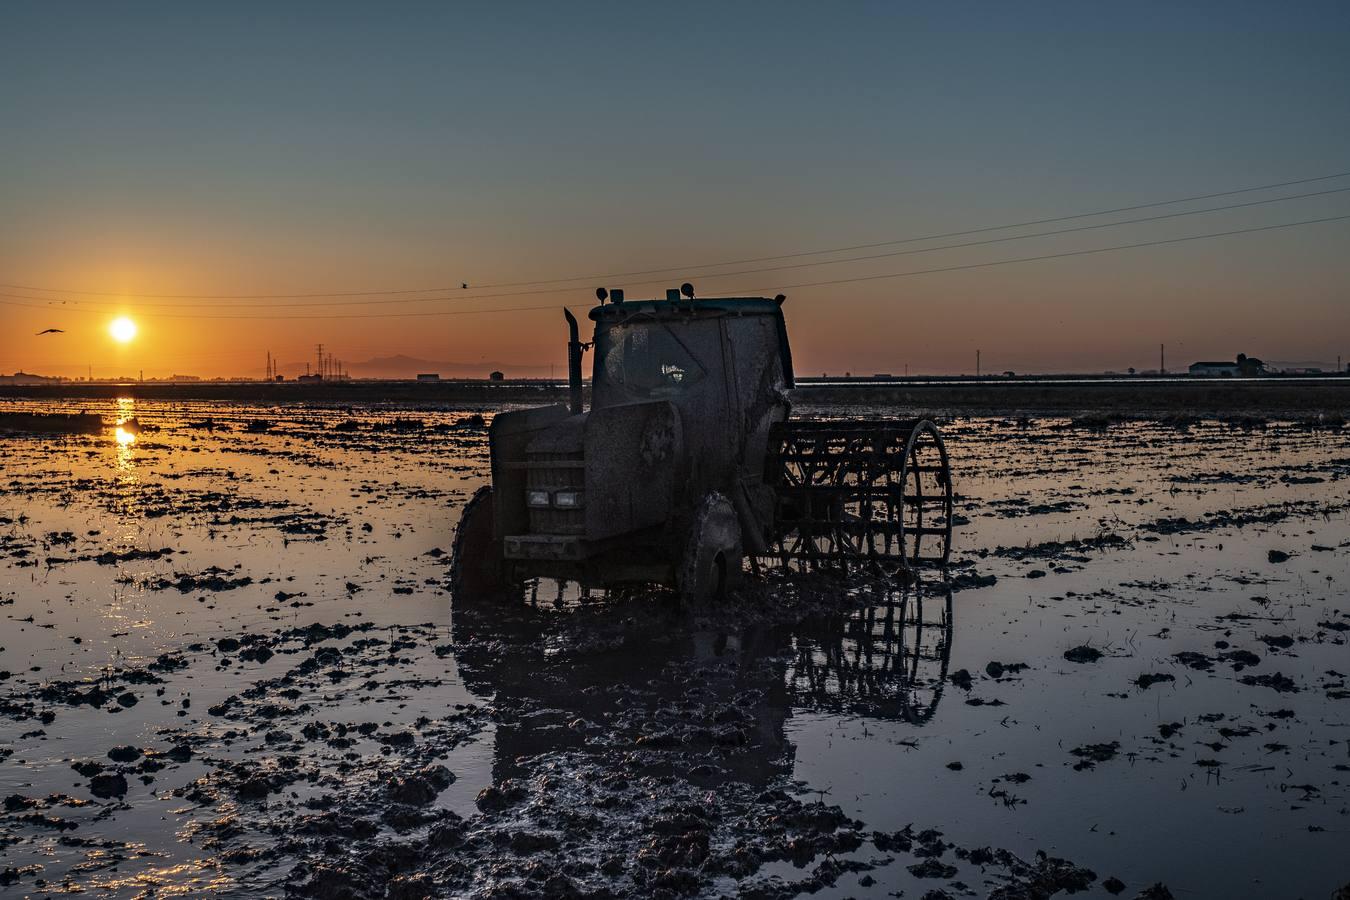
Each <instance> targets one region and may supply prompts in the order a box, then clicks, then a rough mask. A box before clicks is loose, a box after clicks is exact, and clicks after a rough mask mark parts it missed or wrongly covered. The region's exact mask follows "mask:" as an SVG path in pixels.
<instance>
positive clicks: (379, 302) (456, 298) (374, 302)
mask: <svg viewBox="0 0 1350 900" xmlns="http://www.w3.org/2000/svg"><path fill="white" fill-rule="evenodd" d="M1346 191H1350V187H1341V188H1330V189H1328V190H1324V191H1312V192H1309V193H1304V194H1290V195H1289V196H1285V197H1271V198H1268V199H1265V200H1249V201H1247V202H1245V203H1228V204H1225V205H1223V206H1211V207H1206V208H1205V209H1190V210H1183V211H1181V212H1174V213H1162V214H1160V215H1156V216H1140V217H1138V218H1134V219H1121V220H1119V221H1116V222H1098V223H1096V224H1093V225H1075V226H1073V227H1071V228H1057V229H1053V230H1050V231H1036V232H1032V233H1031V234H1017V235H1011V236H1009V237H997V238H985V239H983V240H978V241H963V242H961V243H957V244H943V245H939V246H937V247H920V248H917V249H913V250H893V251H890V252H887V253H873V254H868V255H866V256H849V257H844V258H843V259H826V260H819V261H815V262H804V263H790V264H785V265H781V266H764V267H762V268H755V269H741V270H738V271H732V272H717V273H712V274H705V275H703V276H697V275H695V276H692V277H705V278H731V277H733V276H739V275H755V274H760V273H763V272H779V271H785V270H788V269H807V268H814V267H816V266H833V265H842V264H846V263H854V262H869V261H872V260H877V259H889V258H891V257H896V256H912V255H915V254H919V253H936V252H938V251H942V250H958V249H962V248H965V247H980V246H986V245H989V244H1001V243H1007V242H1009V241H1026V240H1033V239H1035V238H1043V237H1054V236H1057V235H1063V234H1072V233H1075V232H1079V231H1095V230H1100V229H1102V228H1118V227H1121V226H1124V225H1138V224H1141V223H1144V222H1158V221H1162V220H1165V219H1177V218H1183V217H1186V216H1198V215H1204V214H1207V213H1214V212H1224V211H1228V210H1234V209H1246V208H1250V207H1253V206H1264V205H1267V204H1271V203H1282V202H1285V201H1289V200H1304V199H1307V198H1309V197H1322V196H1326V195H1328V194H1341V193H1345V192H1346ZM659 283H660V282H655V281H644V282H637V283H636V284H637V285H639V286H644V285H648V284H659ZM576 290H582V289H581V288H544V289H539V290H533V291H519V292H515V293H496V294H468V295H461V294H452V295H449V296H445V297H402V298H397V299H395V298H378V299H371V300H330V301H323V302H318V303H314V302H306V303H285V302H282V303H277V302H268V303H137V306H138V307H141V308H144V307H156V308H168V309H175V308H193V309H200V308H227V309H239V308H246V307H266V308H268V309H273V308H277V307H314V306H322V307H333V306H383V305H388V304H401V303H445V302H452V303H458V302H464V301H469V300H493V299H498V298H507V297H519V296H532V295H539V294H560V293H567V292H569V291H576ZM0 297H9V298H11V299H15V300H37V301H47V300H48V298H45V297H32V296H24V295H19V294H5V293H0ZM51 302H55V300H54V299H53V300H52V301H51ZM63 302H64V301H63ZM70 302H74V303H101V304H104V305H112V306H117V305H120V304H121V301H110V300H75V301H70Z"/></svg>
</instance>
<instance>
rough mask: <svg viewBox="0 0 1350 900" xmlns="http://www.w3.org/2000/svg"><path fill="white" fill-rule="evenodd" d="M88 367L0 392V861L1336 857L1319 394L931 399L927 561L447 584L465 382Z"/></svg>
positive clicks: (222, 885) (708, 880)
mask: <svg viewBox="0 0 1350 900" xmlns="http://www.w3.org/2000/svg"><path fill="white" fill-rule="evenodd" d="M85 405H86V406H88V407H89V408H90V409H91V410H92V411H96V412H100V413H102V414H103V415H104V416H105V417H106V418H108V419H109V420H110V421H123V422H130V420H132V419H134V420H135V425H134V426H130V427H124V428H123V430H122V432H120V433H116V432H113V431H110V432H108V433H107V434H105V435H102V436H95V437H69V438H51V437H47V438H22V437H13V436H6V437H0V452H2V453H3V458H4V467H3V475H2V476H0V648H3V649H0V799H2V800H3V807H0V851H2V853H0V856H2V857H3V862H0V893H4V894H6V895H10V894H13V895H14V896H53V895H59V894H64V893H84V894H92V895H95V896H116V897H138V896H145V897H150V896H174V895H184V896H200V895H203V894H220V895H224V896H241V897H263V896H296V897H433V896H437V897H438V896H481V897H497V896H500V897H511V896H540V897H543V896H548V897H554V896H563V897H565V896H594V897H610V896H612V897H627V896H654V897H661V896H669V897H682V896H743V897H765V898H768V897H791V896H799V895H812V896H819V897H846V896H879V897H886V896H903V897H907V898H927V900H939V898H944V897H953V898H954V897H985V896H990V897H999V898H1004V900H1013V898H1033V897H1049V896H1054V895H1057V894H1065V895H1067V894H1074V895H1079V896H1089V897H1091V896H1096V897H1109V896H1124V897H1154V898H1159V897H1168V896H1175V897H1178V898H1182V897H1188V896H1189V897H1211V896H1213V897H1221V896H1260V897H1309V898H1314V897H1316V898H1322V897H1327V896H1330V895H1331V894H1332V893H1333V891H1335V890H1337V889H1338V888H1340V887H1341V886H1342V885H1345V884H1346V883H1347V882H1350V863H1347V862H1346V856H1345V853H1344V850H1343V844H1344V841H1345V835H1346V833H1348V832H1350V797H1348V796H1347V794H1348V793H1350V790H1348V789H1347V785H1348V784H1350V649H1347V639H1348V638H1350V601H1347V599H1346V594H1345V588H1344V585H1346V584H1347V574H1348V573H1347V552H1348V551H1350V525H1348V523H1350V519H1348V518H1347V513H1346V506H1347V504H1350V491H1347V480H1346V476H1347V473H1350V434H1348V433H1347V432H1346V431H1345V430H1344V428H1343V426H1342V424H1341V423H1339V422H1337V421H1331V420H1317V419H1304V420H1299V421H1279V420H1267V419H1264V418H1254V417H1232V418H1229V419H1227V420H1213V419H1205V420H1200V419H1191V418H1180V417H1170V418H1167V419H1166V420H1164V421H1134V422H1122V421H1115V420H1111V419H1105V420H1101V421H1099V420H1097V419H1095V418H1080V419H1079V420H1071V419H1047V418H1027V417H1015V418H1003V419H991V418H963V419H957V420H955V421H953V422H950V423H946V424H945V425H944V433H945V436H946V439H947V444H948V448H949V450H950V451H951V454H952V462H953V468H954V470H955V472H956V477H957V482H956V485H957V490H958V495H959V496H958V501H957V512H958V513H959V515H960V519H959V520H958V521H959V523H960V524H959V526H958V530H957V536H956V543H955V552H954V565H953V567H952V569H951V572H950V576H951V577H950V580H949V581H948V582H946V583H941V582H937V581H935V580H931V579H930V580H928V581H926V582H924V583H921V584H919V585H917V586H916V585H901V584H896V583H887V582H885V581H882V580H877V579H853V580H842V579H839V578H835V577H830V576H825V575H801V574H794V575H784V574H782V573H777V574H770V575H767V576H764V577H761V578H751V579H747V583H746V586H745V588H744V590H743V591H741V593H740V594H739V595H738V596H736V597H735V598H733V599H732V600H731V601H730V602H729V603H728V604H726V605H725V606H724V607H720V608H717V609H714V610H698V611H690V610H680V609H678V608H677V607H676V606H675V605H674V604H673V602H672V601H671V598H669V597H668V596H666V595H664V594H663V593H662V592H660V591H654V590H634V591H630V592H625V593H624V594H622V595H611V596H600V595H598V594H588V593H580V592H578V591H576V590H575V589H573V588H571V587H566V586H564V587H562V588H561V589H560V588H559V586H556V585H553V584H541V585H538V586H537V589H536V590H534V591H532V592H531V595H530V597H529V598H527V600H528V602H527V603H524V604H521V605H519V606H514V607H508V608H502V607H501V606H498V605H491V604H485V603H469V602H465V601H462V600H461V601H459V602H452V598H451V596H450V594H449V592H448V588H447V583H446V582H447V575H448V558H447V551H448V549H449V546H450V540H451V533H452V530H453V527H454V524H455V522H456V521H457V519H458V515H459V511H460V509H461V508H462V505H463V503H464V502H465V500H466V499H467V498H468V496H469V495H470V494H471V493H472V491H473V490H474V489H475V488H476V487H477V486H478V485H480V484H481V483H482V482H483V480H484V478H485V477H486V462H487V448H486V431H485V428H484V415H486V416H487V417H489V418H490V416H491V411H490V410H471V409H463V410H447V409H438V408H431V407H426V408H413V407H408V406H404V407H401V408H397V409H395V408H392V407H391V408H385V407H375V406H360V407H357V406H335V405H328V406H320V405H315V406H308V407H307V406H298V405H297V406H288V407H284V408H275V407H270V408H251V407H248V406H244V405H239V404H227V403H208V402H180V403H169V402H152V401H134V402H131V401H124V402H121V403H116V402H93V401H91V402H88V403H86V404H85ZM10 406H13V407H14V408H16V409H24V410H28V409H37V408H39V407H38V406H37V404H35V403H31V402H17V403H15V402H11V403H9V404H8V405H7V406H6V408H9V407H10ZM62 411H78V409H77V408H71V409H70V410H66V409H65V408H64V407H63V408H62ZM804 412H806V413H807V414H811V413H812V412H813V411H812V410H809V409H808V410H805V411H804ZM814 412H819V411H818V410H817V411H814ZM835 412H838V411H837V410H836V411H835ZM866 414H869V415H875V411H874V410H870V411H868V413H866Z"/></svg>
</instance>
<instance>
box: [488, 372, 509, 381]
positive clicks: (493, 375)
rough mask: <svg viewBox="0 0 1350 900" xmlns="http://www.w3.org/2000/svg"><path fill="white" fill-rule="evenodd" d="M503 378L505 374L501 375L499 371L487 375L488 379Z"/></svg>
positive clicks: (498, 379) (499, 379)
mask: <svg viewBox="0 0 1350 900" xmlns="http://www.w3.org/2000/svg"><path fill="white" fill-rule="evenodd" d="M505 380H506V376H505V375H503V374H502V373H501V372H493V373H492V374H491V375H489V376H488V381H505Z"/></svg>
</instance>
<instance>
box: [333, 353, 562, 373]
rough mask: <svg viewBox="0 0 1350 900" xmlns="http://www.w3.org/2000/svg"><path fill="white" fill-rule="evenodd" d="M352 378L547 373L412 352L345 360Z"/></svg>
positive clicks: (538, 368) (542, 368) (534, 368)
mask: <svg viewBox="0 0 1350 900" xmlns="http://www.w3.org/2000/svg"><path fill="white" fill-rule="evenodd" d="M346 368H347V370H348V371H349V372H350V373H351V375H352V377H353V378H415V377H417V376H418V375H421V374H423V373H428V372H434V373H436V374H437V375H440V376H441V377H442V378H486V377H488V375H489V374H490V373H492V372H503V373H505V374H506V377H507V378H537V377H540V376H547V375H548V371H549V367H548V366H522V365H517V364H515V363H506V362H491V361H489V362H475V363H464V362H446V361H444V360H439V361H438V360H430V359H418V358H417V357H414V356H404V355H402V354H400V355H398V356H385V357H381V358H378V359H368V360H366V361H365V362H354V363H347V364H346Z"/></svg>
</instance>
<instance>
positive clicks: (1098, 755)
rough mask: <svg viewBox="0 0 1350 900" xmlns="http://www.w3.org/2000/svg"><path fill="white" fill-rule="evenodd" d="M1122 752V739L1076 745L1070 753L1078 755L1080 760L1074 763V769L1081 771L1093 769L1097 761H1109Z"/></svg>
mask: <svg viewBox="0 0 1350 900" xmlns="http://www.w3.org/2000/svg"><path fill="white" fill-rule="evenodd" d="M1119 752H1120V741H1111V742H1110V743H1109V744H1085V745H1084V746H1082V747H1075V748H1074V749H1072V750H1070V751H1069V753H1071V754H1072V755H1074V756H1076V757H1078V759H1079V761H1078V762H1076V763H1074V766H1073V767H1074V769H1076V770H1078V771H1079V772H1081V771H1083V770H1084V769H1091V768H1093V767H1095V766H1096V765H1097V763H1104V762H1109V761H1110V760H1113V759H1115V758H1116V754H1117V753H1119Z"/></svg>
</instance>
